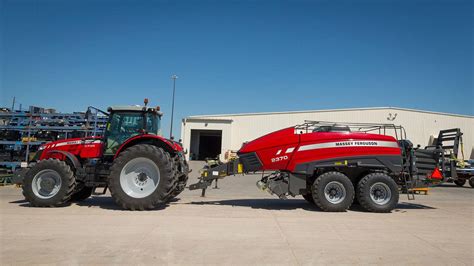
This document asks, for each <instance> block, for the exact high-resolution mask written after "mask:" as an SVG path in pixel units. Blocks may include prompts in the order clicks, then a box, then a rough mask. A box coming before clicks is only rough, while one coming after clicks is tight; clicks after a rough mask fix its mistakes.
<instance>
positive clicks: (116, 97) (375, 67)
mask: <svg viewBox="0 0 474 266" xmlns="http://www.w3.org/2000/svg"><path fill="white" fill-rule="evenodd" d="M0 3H1V6H0V12H1V18H0V19H1V20H0V21H1V46H0V64H1V65H0V66H1V77H0V105H3V106H10V105H11V99H12V97H13V96H16V97H17V101H18V102H20V103H22V104H23V106H28V105H39V106H45V107H54V108H56V109H58V110H60V111H78V110H85V108H86V107H87V106H88V105H94V106H98V107H102V108H106V107H107V106H109V105H117V104H140V103H142V99H143V98H144V97H148V98H149V99H150V101H151V104H153V105H160V106H161V107H162V110H163V111H164V112H165V118H164V123H163V124H164V125H165V130H167V127H168V125H169V117H170V106H171V89H172V81H171V79H170V76H171V75H172V74H177V75H178V76H179V78H178V80H177V95H176V111H175V118H176V120H175V124H178V123H179V121H180V119H181V118H183V117H185V116H189V115H197V114H217V113H241V112H264V111H290V110H308V109H327V108H347V107H370V106H397V107H406V108H416V109H425V110H432V111H441V112H450V113H460V114H468V115H474V107H473V103H472V99H473V78H472V76H473V61H474V55H473V40H472V38H473V26H474V25H473V3H472V1H456V0H454V1H428V0H423V1H420V0H418V1H417V0H411V1H402V0H400V1H388V0H379V1H376V0H373V1H342V0H335V1H329V0H327V1H316V0H315V1H111V0H98V1H93V0H85V1H79V0H75V1H72V0H71V1H68V0H57V1H48V0H44V1H39V0H37V1H32V0H30V1H28V0H15V1H6V0H0ZM165 132H167V131H165Z"/></svg>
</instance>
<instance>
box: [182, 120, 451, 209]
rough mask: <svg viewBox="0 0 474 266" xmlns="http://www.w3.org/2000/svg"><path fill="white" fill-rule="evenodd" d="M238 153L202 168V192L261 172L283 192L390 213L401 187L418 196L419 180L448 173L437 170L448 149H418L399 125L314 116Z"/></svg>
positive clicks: (269, 185)
mask: <svg viewBox="0 0 474 266" xmlns="http://www.w3.org/2000/svg"><path fill="white" fill-rule="evenodd" d="M389 132H390V133H389ZM237 154H238V158H237V159H236V160H231V161H229V162H228V163H225V164H220V165H217V166H214V167H211V168H208V169H204V170H203V171H201V177H200V180H199V182H198V183H196V184H193V185H191V186H190V189H191V190H193V189H202V194H203V196H204V194H205V191H206V188H207V187H208V186H210V185H211V183H212V181H214V180H216V182H217V179H219V178H223V177H225V176H228V175H234V174H236V173H249V172H262V179H261V180H260V181H259V182H257V186H258V187H259V188H260V189H262V190H265V191H268V192H270V193H271V194H274V195H276V196H278V197H280V198H282V199H285V198H286V197H287V196H293V197H294V196H297V195H302V196H303V197H304V198H305V199H306V200H307V201H308V202H310V203H312V204H316V205H317V206H319V207H320V208H321V209H322V210H324V211H333V212H339V211H345V210H347V209H348V208H349V207H350V206H351V205H352V204H353V203H354V202H355V201H357V202H358V203H359V204H360V205H361V206H362V207H363V208H364V209H366V210H368V211H372V212H390V211H391V210H393V209H394V208H395V207H396V206H397V204H398V199H399V190H402V191H406V192H407V193H408V195H409V199H412V198H413V197H414V194H413V192H412V188H413V187H420V186H426V185H427V183H429V182H434V180H433V178H438V179H441V178H442V176H440V175H439V174H437V173H436V170H437V169H438V168H439V162H440V159H441V156H442V150H441V149H438V148H431V149H419V148H414V147H413V144H412V143H411V142H410V141H408V140H406V133H405V130H404V128H403V127H401V126H395V125H393V124H366V123H364V124H363V123H339V124H337V123H331V122H321V121H308V122H307V123H305V124H303V125H298V126H295V127H289V128H286V129H282V130H279V131H275V132H272V133H270V134H268V135H265V136H263V137H260V138H257V139H255V140H253V141H251V142H247V143H244V144H243V146H242V148H241V149H240V150H239V151H238V152H237ZM264 172H271V174H269V175H264ZM433 172H435V174H433Z"/></svg>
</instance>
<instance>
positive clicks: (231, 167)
mask: <svg viewBox="0 0 474 266" xmlns="http://www.w3.org/2000/svg"><path fill="white" fill-rule="evenodd" d="M199 172H200V173H201V176H200V177H199V178H198V179H199V181H198V182H197V183H195V184H192V185H189V190H196V189H202V193H201V197H204V196H206V189H207V188H208V187H209V186H210V185H211V184H212V182H213V181H216V188H217V180H218V179H222V178H224V177H226V176H229V175H235V174H243V166H242V164H241V163H240V162H239V159H238V158H237V159H234V160H231V161H229V162H227V163H223V164H218V165H216V166H214V167H211V168H209V167H204V168H203V169H201V170H200V171H199Z"/></svg>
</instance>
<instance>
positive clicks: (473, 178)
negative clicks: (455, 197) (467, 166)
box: [469, 176, 474, 188]
mask: <svg viewBox="0 0 474 266" xmlns="http://www.w3.org/2000/svg"><path fill="white" fill-rule="evenodd" d="M469 185H470V186H471V187H472V188H474V176H471V178H469Z"/></svg>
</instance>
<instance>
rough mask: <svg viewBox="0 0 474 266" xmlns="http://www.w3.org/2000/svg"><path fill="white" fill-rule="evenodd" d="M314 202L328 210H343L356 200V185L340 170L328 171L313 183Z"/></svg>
mask: <svg viewBox="0 0 474 266" xmlns="http://www.w3.org/2000/svg"><path fill="white" fill-rule="evenodd" d="M312 190H313V199H314V203H316V205H317V206H318V207H319V208H321V209H322V210H323V211H327V212H343V211H346V210H347V209H349V207H350V206H351V205H352V201H353V200H354V194H355V192H354V185H353V184H352V182H351V180H350V179H349V178H348V177H347V176H346V175H344V174H343V173H340V172H327V173H324V174H322V175H320V176H318V177H317V178H316V180H315V181H314V183H313V189H312Z"/></svg>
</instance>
